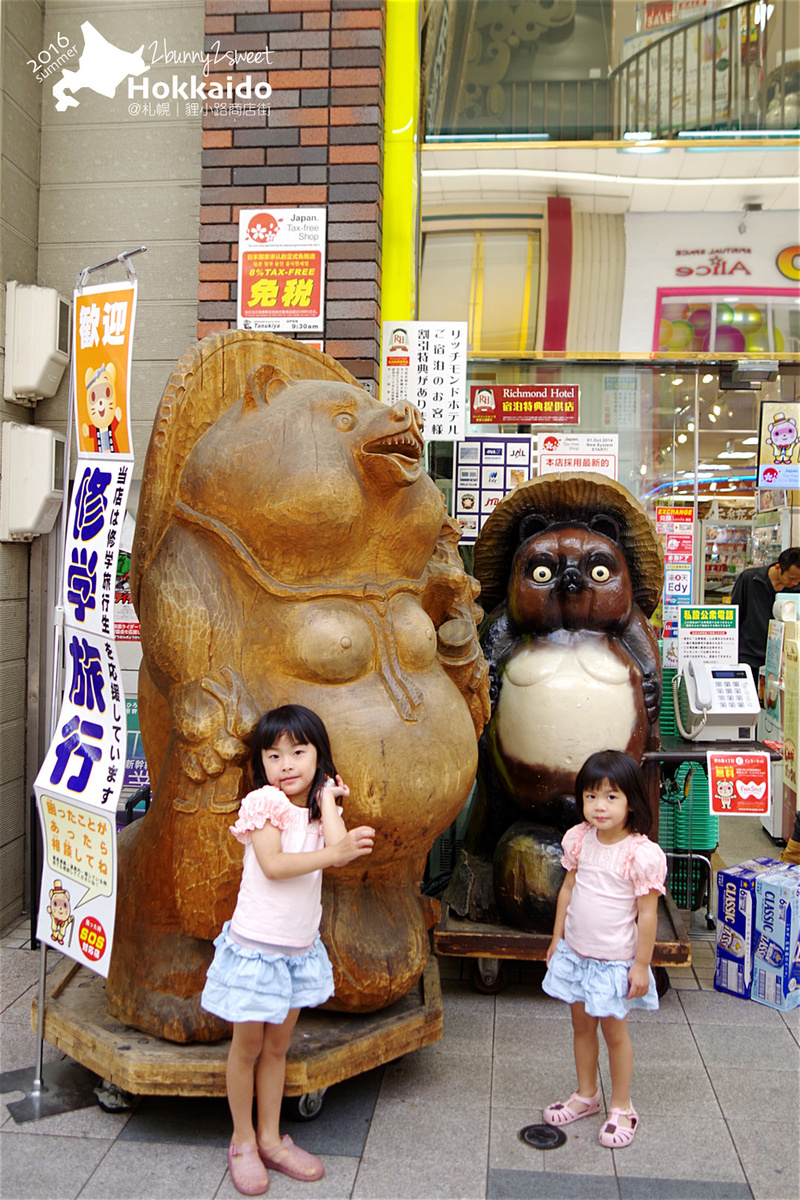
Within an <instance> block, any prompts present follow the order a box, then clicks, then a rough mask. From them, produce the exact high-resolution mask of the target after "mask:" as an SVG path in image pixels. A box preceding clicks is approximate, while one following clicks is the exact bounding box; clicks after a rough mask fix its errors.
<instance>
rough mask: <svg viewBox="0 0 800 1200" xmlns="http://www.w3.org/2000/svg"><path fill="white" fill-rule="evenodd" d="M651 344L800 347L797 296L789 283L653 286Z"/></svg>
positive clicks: (681, 349) (672, 349)
mask: <svg viewBox="0 0 800 1200" xmlns="http://www.w3.org/2000/svg"><path fill="white" fill-rule="evenodd" d="M653 349H654V350H662V351H667V352H669V353H674V354H693V353H696V352H698V351H699V352H703V353H706V352H711V353H716V354H753V353H757V354H783V353H785V352H790V353H796V352H797V351H798V350H800V296H799V295H798V293H797V292H796V291H792V290H790V289H776V290H775V291H772V292H753V291H751V290H749V289H745V290H743V291H740V292H738V294H737V292H736V290H735V289H730V290H725V291H723V289H713V290H712V291H710V292H702V291H696V290H695V291H686V292H683V293H677V292H675V291H674V289H671V288H663V289H659V292H658V299H657V305H656V322H655V330H654V337H653Z"/></svg>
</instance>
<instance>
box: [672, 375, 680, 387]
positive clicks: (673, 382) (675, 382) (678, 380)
mask: <svg viewBox="0 0 800 1200" xmlns="http://www.w3.org/2000/svg"><path fill="white" fill-rule="evenodd" d="M681 383H683V376H682V375H679V376H678V377H677V379H673V381H672V386H673V387H678V386H679V384H681Z"/></svg>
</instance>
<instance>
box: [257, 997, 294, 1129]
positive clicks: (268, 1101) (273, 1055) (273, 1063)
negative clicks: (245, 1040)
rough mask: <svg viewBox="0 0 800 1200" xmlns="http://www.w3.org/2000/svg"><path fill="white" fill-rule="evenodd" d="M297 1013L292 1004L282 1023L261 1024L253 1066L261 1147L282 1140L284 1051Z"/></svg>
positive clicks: (290, 1037)
mask: <svg viewBox="0 0 800 1200" xmlns="http://www.w3.org/2000/svg"><path fill="white" fill-rule="evenodd" d="M299 1015H300V1009H299V1008H293V1009H290V1011H289V1015H288V1016H287V1018H286V1020H285V1021H284V1022H283V1024H282V1025H265V1026H264V1043H263V1048H262V1050H261V1055H260V1057H259V1059H258V1066H257V1067H256V1097H257V1099H258V1144H259V1146H261V1148H262V1149H263V1150H272V1148H273V1147H274V1146H277V1145H278V1144H279V1142H280V1140H281V1130H280V1117H281V1100H282V1099H283V1082H284V1078H285V1076H286V1052H287V1050H288V1049H289V1042H290V1041H291V1039H292V1030H293V1029H294V1027H295V1025H296V1024H297V1018H298V1016H299Z"/></svg>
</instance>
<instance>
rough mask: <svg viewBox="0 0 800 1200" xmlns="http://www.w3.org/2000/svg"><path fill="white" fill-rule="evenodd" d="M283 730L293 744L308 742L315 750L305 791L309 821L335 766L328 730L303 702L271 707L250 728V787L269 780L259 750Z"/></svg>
mask: <svg viewBox="0 0 800 1200" xmlns="http://www.w3.org/2000/svg"><path fill="white" fill-rule="evenodd" d="M284 733H285V734H286V735H287V736H288V737H289V738H290V740H291V741H292V742H293V743H294V744H295V745H310V746H313V747H314V749H315V750H316V752H317V773H316V775H315V776H314V780H313V782H312V784H311V788H310V790H309V793H308V811H309V816H310V817H311V820H312V821H316V820H318V819H319V816H320V807H319V790H320V788H321V787H322V785H323V784H324V782H325V777H326V775H328V776H330V778H331V779H334V778H335V777H336V767H335V766H334V765H333V755H332V754H331V743H330V740H329V738H328V731H327V729H326V728H325V726H324V725H323V723H322V721H321V720H320V718H319V717H318V716H317V714H316V713H315V712H312V711H311V709H310V708H305V707H304V706H303V705H302V704H283V705H281V707H280V708H272V709H270V711H269V712H267V713H264V715H263V717H261V719H260V720H259V722H258V724H257V725H256V727H255V729H254V730H253V737H252V740H251V742H250V769H251V772H252V776H253V787H255V788H260V787H266V785H267V783H268V780H267V773H266V771H265V769H264V760H263V758H262V757H261V751H262V750H269V748H270V746H274V745H275V743H276V742H277V741H278V740H279V739H280V738H281V737H282V736H283V734H284Z"/></svg>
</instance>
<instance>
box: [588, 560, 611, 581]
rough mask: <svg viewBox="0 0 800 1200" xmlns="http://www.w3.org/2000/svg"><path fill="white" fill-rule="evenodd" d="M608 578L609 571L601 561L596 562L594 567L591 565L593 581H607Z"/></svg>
mask: <svg viewBox="0 0 800 1200" xmlns="http://www.w3.org/2000/svg"><path fill="white" fill-rule="evenodd" d="M610 578H611V572H610V571H609V569H608V567H606V566H604V565H603V564H602V563H598V564H597V566H596V567H592V579H593V580H594V581H595V583H607V582H608V580H609V579H610Z"/></svg>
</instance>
